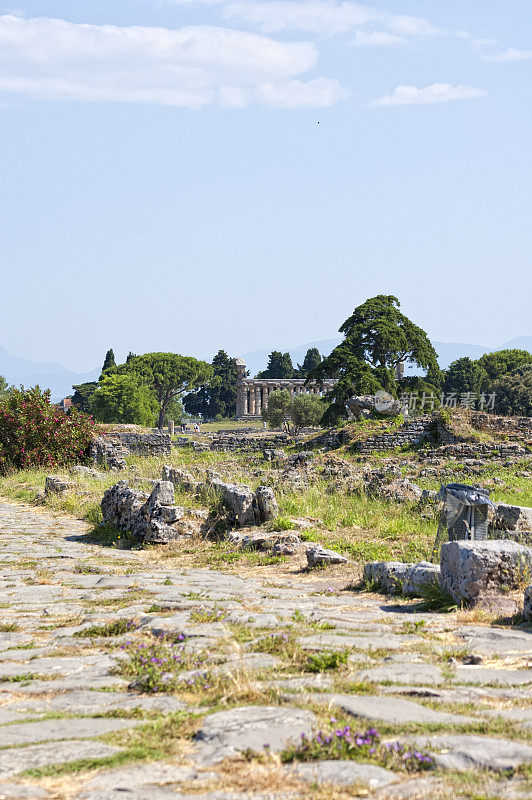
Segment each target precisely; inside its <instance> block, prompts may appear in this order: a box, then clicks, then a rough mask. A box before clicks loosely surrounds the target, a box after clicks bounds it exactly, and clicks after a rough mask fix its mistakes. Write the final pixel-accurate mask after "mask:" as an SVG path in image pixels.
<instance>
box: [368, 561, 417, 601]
mask: <svg viewBox="0 0 532 800" xmlns="http://www.w3.org/2000/svg"><path fill="white" fill-rule="evenodd" d="M415 566H416V565H415V564H408V563H404V562H402V561H370V562H369V563H368V564H365V565H364V582H365V583H366V584H367V585H368V586H372V587H375V589H376V590H377V591H379V590H380V591H382V592H385V593H386V594H402V590H403V589H402V587H403V584H404V581H405V580H406V577H407V574H408V572H409V570H411V569H412V567H415Z"/></svg>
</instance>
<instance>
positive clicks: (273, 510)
mask: <svg viewBox="0 0 532 800" xmlns="http://www.w3.org/2000/svg"><path fill="white" fill-rule="evenodd" d="M255 496H256V498H257V503H258V506H259V516H260V521H261V522H268V520H270V519H273V518H274V517H277V516H278V514H279V506H278V505H277V500H276V499H275V494H274V492H273V489H271V488H270V487H269V486H259V487H258V489H257V491H256V492H255Z"/></svg>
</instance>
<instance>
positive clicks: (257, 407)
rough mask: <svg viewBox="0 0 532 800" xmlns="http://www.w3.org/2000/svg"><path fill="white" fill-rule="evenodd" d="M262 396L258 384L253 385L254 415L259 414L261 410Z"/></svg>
mask: <svg viewBox="0 0 532 800" xmlns="http://www.w3.org/2000/svg"><path fill="white" fill-rule="evenodd" d="M261 401H262V398H261V391H260V386H256V387H255V416H259V415H260V413H261V411H262V402H261Z"/></svg>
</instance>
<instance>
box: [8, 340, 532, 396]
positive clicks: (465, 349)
mask: <svg viewBox="0 0 532 800" xmlns="http://www.w3.org/2000/svg"><path fill="white" fill-rule="evenodd" d="M341 341H342V339H341V337H339V336H338V337H335V338H334V339H322V340H321V341H317V342H306V344H300V345H297V346H296V347H290V348H288V352H289V353H290V356H291V357H292V362H293V364H294V366H296V365H297V364H302V363H303V359H304V358H305V353H306V352H307V350H308V349H309V347H317V348H318V350H319V351H320V353H321V354H322V355H329V353H330V352H331V350H333V349H334V348H335V347H336V345H337V344H339V343H340V342H341ZM433 345H434V348H435V349H436V352H437V353H438V361H439V364H440V367H441V368H442V369H446V368H447V367H448V366H449V364H450V363H451V362H452V361H455V360H456V359H457V358H462V357H463V356H468V357H469V358H471V359H474V358H480V356H481V355H483V353H492V352H494V351H496V350H510V349H519V350H528V351H529V352H530V353H532V336H518V337H516V338H515V339H511V340H510V341H509V342H505V343H504V344H502V345H501V346H500V347H495V348H493V350H492V349H490V348H489V347H483V346H482V345H480V344H466V343H460V342H433ZM272 349H273V348H269V349H264V350H254V351H253V352H251V353H245V354H244V355H243V356H242V358H243V359H244V361H245V362H246V364H247V367H248V369H249V371H250V374H251V375H252V376H254V375H256V374H257V372H260V371H261V370H263V369H265V368H266V365H267V363H268V355H269V354H270V352H271V350H272ZM284 352H286V351H284ZM0 375H3V376H4V378H5V379H6V380H7V381H8V383H10V384H14V385H15V386H20V385H21V384H22V385H23V386H26V387H28V386H36V385H37V384H38V385H39V386H40V387H41V388H42V389H50V391H51V393H52V399H53V400H56V401H57V400H60V399H61V398H63V397H66V396H68V395H70V394H72V386H73V385H74V384H78V383H85V382H87V381H95V380H98V377H99V375H100V369H93V370H92V371H91V372H72V370H69V369H67V368H66V367H63V366H62V364H57V363H56V362H53V361H51V362H43V363H38V362H35V361H30V360H29V359H27V358H19V357H18V356H12V355H10V353H8V351H7V350H6V349H5V348H4V347H0Z"/></svg>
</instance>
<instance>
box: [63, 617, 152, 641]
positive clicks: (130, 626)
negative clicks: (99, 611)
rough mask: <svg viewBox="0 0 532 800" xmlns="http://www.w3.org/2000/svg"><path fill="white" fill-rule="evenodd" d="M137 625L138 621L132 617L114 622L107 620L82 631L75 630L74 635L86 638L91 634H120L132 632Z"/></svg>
mask: <svg viewBox="0 0 532 800" xmlns="http://www.w3.org/2000/svg"><path fill="white" fill-rule="evenodd" d="M138 627H139V625H138V623H137V622H135V621H134V620H132V619H117V620H115V622H108V623H107V624H106V625H93V626H92V627H90V628H85V629H84V630H82V631H77V632H76V633H75V634H74V636H77V637H81V638H88V637H91V636H121V635H122V634H124V633H133V631H135V630H137V628H138Z"/></svg>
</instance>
